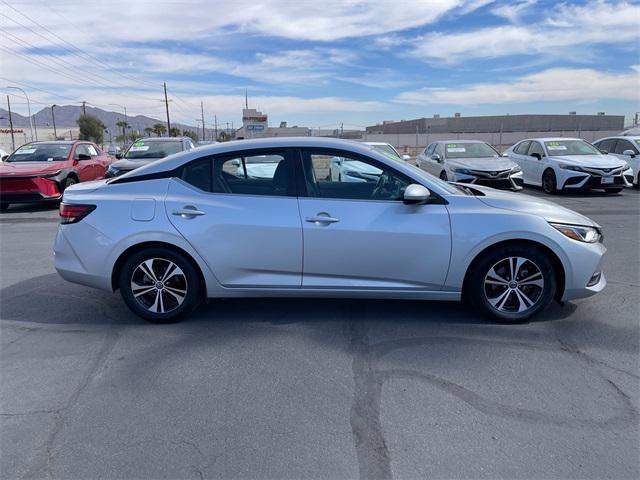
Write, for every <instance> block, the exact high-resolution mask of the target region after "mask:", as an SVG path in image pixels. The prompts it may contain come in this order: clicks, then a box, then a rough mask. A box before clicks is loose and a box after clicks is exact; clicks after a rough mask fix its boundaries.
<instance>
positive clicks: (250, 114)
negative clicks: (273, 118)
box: [235, 108, 311, 140]
mask: <svg viewBox="0 0 640 480" xmlns="http://www.w3.org/2000/svg"><path fill="white" fill-rule="evenodd" d="M310 134H311V131H310V130H309V129H308V128H307V127H297V126H295V127H288V126H287V122H281V123H280V126H279V127H270V126H269V119H268V117H267V115H266V114H265V113H262V112H259V111H258V110H256V109H255V108H244V109H242V127H240V128H239V129H238V130H236V132H235V137H236V139H238V140H241V139H249V138H265V137H308V136H309V135H310Z"/></svg>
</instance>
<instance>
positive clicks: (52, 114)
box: [51, 103, 58, 140]
mask: <svg viewBox="0 0 640 480" xmlns="http://www.w3.org/2000/svg"><path fill="white" fill-rule="evenodd" d="M53 107H57V105H56V104H55V103H54V104H53V105H51V120H53V137H54V139H55V140H58V132H57V131H56V114H55V113H53Z"/></svg>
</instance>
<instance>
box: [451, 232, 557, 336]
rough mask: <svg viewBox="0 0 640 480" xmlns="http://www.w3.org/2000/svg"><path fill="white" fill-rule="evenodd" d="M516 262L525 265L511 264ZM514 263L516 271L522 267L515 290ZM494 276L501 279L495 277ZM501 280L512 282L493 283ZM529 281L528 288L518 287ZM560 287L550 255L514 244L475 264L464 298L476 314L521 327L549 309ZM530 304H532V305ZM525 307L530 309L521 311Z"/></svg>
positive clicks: (525, 286) (536, 249)
mask: <svg viewBox="0 0 640 480" xmlns="http://www.w3.org/2000/svg"><path fill="white" fill-rule="evenodd" d="M513 258H520V259H524V260H525V261H524V262H522V263H520V261H519V260H516V261H515V262H513V261H511V260H509V259H513ZM510 261H511V262H512V265H513V266H514V267H518V266H519V268H517V270H516V268H514V270H516V275H515V277H516V278H515V280H516V282H515V288H513V287H514V284H512V283H511V281H512V279H511V278H510V276H511V275H510V271H509V262H510ZM489 272H492V273H491V274H490V273H489ZM535 272H538V273H535ZM493 273H496V274H497V275H496V276H495V277H494V276H493ZM498 276H499V277H500V278H501V279H505V280H508V282H507V283H506V284H504V285H502V284H498V282H495V281H493V280H494V278H497V277H498ZM528 278H529V279H531V280H529V281H528V282H526V284H522V285H520V284H518V280H522V279H524V280H526V279H528ZM539 279H541V280H542V285H538V284H536V283H539ZM487 282H488V283H487ZM556 284H557V280H556V273H555V269H554V267H553V263H552V262H551V259H550V258H549V256H548V254H546V253H545V252H544V251H542V250H541V249H539V248H537V247H535V246H532V245H525V244H521V245H518V244H513V245H508V246H505V247H502V248H496V249H494V250H490V251H489V252H488V253H483V254H482V255H481V256H480V257H479V258H478V259H477V260H476V261H474V262H473V263H472V265H471V266H470V271H469V274H468V277H467V280H466V282H465V287H464V292H463V294H464V297H465V300H467V301H468V303H470V304H471V306H472V308H473V309H474V311H479V312H481V313H482V314H483V315H484V316H487V317H491V318H492V319H493V320H495V321H497V322H500V323H521V322H524V321H526V320H528V319H529V318H531V317H532V316H534V315H536V314H537V313H539V312H540V311H542V310H544V309H545V308H547V307H548V306H549V304H550V303H551V301H552V300H553V297H554V294H555V291H556ZM508 290H509V292H508ZM515 290H518V292H516V291H515ZM521 294H524V296H521ZM490 299H491V300H490ZM525 299H526V300H525ZM503 300H504V302H503ZM527 300H528V301H531V302H532V303H530V304H529V303H528V301H527ZM492 301H493V302H494V304H495V305H494V304H492V303H491V302H492ZM501 303H502V305H501ZM522 305H524V306H526V309H524V310H522V311H518V310H519V307H521V306H522Z"/></svg>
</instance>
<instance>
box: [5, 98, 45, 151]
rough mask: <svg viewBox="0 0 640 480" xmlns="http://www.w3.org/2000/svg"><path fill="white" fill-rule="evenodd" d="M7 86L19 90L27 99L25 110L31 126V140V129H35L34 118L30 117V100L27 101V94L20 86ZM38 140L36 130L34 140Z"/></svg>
mask: <svg viewBox="0 0 640 480" xmlns="http://www.w3.org/2000/svg"><path fill="white" fill-rule="evenodd" d="M7 88H13V89H15V90H20V91H21V92H22V94H23V95H24V98H26V99H27V110H28V112H29V127H31V141H32V142H33V131H34V129H35V118H32V117H31V102H29V95H27V92H25V91H24V90H23V89H22V88H20V87H12V86H8V87H7ZM37 140H38V132H37V131H36V141H37Z"/></svg>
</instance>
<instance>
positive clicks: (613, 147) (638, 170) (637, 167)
mask: <svg viewBox="0 0 640 480" xmlns="http://www.w3.org/2000/svg"><path fill="white" fill-rule="evenodd" d="M593 144H594V145H595V146H596V147H598V148H599V149H600V150H603V151H605V152H608V153H609V155H614V156H616V157H618V158H619V159H620V160H623V161H625V162H627V163H628V164H629V165H631V169H632V170H633V178H632V179H631V180H630V181H631V183H635V185H636V187H639V186H640V137H626V136H619V137H607V138H601V139H600V140H597V141H595V142H593ZM627 180H629V179H627Z"/></svg>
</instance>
